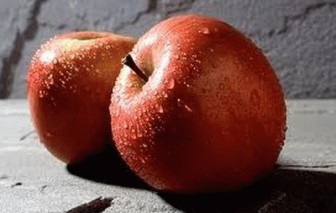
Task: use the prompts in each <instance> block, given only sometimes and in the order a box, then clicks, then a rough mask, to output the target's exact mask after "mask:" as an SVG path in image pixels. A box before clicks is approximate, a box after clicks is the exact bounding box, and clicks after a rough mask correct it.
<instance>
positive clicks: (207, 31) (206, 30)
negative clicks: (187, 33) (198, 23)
mask: <svg viewBox="0 0 336 213" xmlns="http://www.w3.org/2000/svg"><path fill="white" fill-rule="evenodd" d="M198 32H199V33H201V34H204V35H209V34H210V30H209V28H207V27H205V28H202V29H199V30H198Z"/></svg>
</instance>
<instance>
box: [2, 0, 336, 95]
mask: <svg viewBox="0 0 336 213" xmlns="http://www.w3.org/2000/svg"><path fill="white" fill-rule="evenodd" d="M185 13H199V14H205V15H209V16H214V17H217V18H219V19H221V20H225V21H227V22H228V23H230V24H232V25H233V26H235V27H236V28H238V29H239V30H241V31H242V32H244V33H245V34H247V35H248V36H250V37H251V38H252V39H253V40H254V41H255V42H256V43H257V44H258V46H259V47H261V48H262V49H263V50H264V52H265V53H266V54H267V56H268V57H269V59H270V61H271V63H272V65H273V66H274V68H275V69H276V71H277V75H278V77H279V79H280V80H281V84H282V85H283V87H284V90H285V93H286V97H287V98H335V97H336V60H335V58H336V22H335V20H336V1H335V0H296V1H292V0H269V1H263V0H253V1H251V0H226V1H222V0H209V1H206V0H158V1H156V0H129V1H123V0H114V1H109V0H98V1H90V0H57V1H51V0H2V1H1V2H0V17H1V20H0V38H1V45H0V59H1V60H0V98H24V97H26V92H25V91H26V89H25V88H26V82H25V78H26V68H27V65H28V64H29V61H30V59H31V57H32V55H33V53H34V52H35V50H36V49H37V48H38V46H39V45H40V44H41V43H43V42H45V41H46V40H48V38H50V37H52V36H54V35H55V34H58V33H61V32H67V31H77V30H103V31H113V32H116V33H122V34H128V35H132V36H136V37H138V36H140V35H141V34H142V33H144V32H145V31H146V30H147V29H149V28H150V27H151V26H152V25H153V24H155V23H157V22H158V21H160V20H162V19H164V18H166V17H170V16H173V15H176V14H185Z"/></svg>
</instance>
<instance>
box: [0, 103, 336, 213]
mask: <svg viewBox="0 0 336 213" xmlns="http://www.w3.org/2000/svg"><path fill="white" fill-rule="evenodd" d="M287 104H288V131H287V139H286V143H285V146H284V148H283V151H282V153H281V157H280V159H279V162H278V166H277V168H276V169H275V170H274V172H273V173H272V174H270V175H269V176H268V177H267V178H265V179H264V180H261V181H260V182H258V183H256V184H254V185H252V186H250V187H248V188H246V189H244V190H242V191H239V192H235V193H217V194H205V195H190V196H186V195H185V196H182V195H174V194H168V193H161V192H155V191H153V190H152V189H150V188H149V187H147V186H146V185H145V184H143V183H142V182H141V181H140V180H139V179H137V178H136V177H135V176H134V175H133V173H131V172H130V171H129V170H128V169H127V168H126V167H125V165H124V164H123V163H122V162H121V161H120V160H119V158H118V157H117V155H116V153H114V152H113V151H111V150H107V151H106V152H104V153H102V154H100V155H97V156H96V157H94V158H92V159H90V160H88V161H87V162H84V163H82V164H78V165H72V166H67V165H64V164H62V163H61V162H59V161H58V160H56V159H55V158H54V157H52V156H51V155H50V154H49V153H48V152H47V151H46V149H45V148H44V147H43V146H42V145H41V144H40V143H39V142H38V138H37V136H36V134H35V133H34V132H33V127H32V125H31V122H30V116H29V111H28V109H27V103H26V101H25V100H2V101H0V212H6V213H14V212H15V213H20V212H24V213H31V212H34V213H36V212H44V213H47V212H69V213H83V212H92V213H95V212H127V213H128V212H140V213H141V212H336V197H335V196H336V155H335V153H336V146H335V138H336V132H335V131H334V130H335V129H336V100H323V101H322V100H320V101H317V100H304V101H303V100H302V101H288V102H287Z"/></svg>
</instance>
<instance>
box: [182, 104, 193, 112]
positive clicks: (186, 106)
mask: <svg viewBox="0 0 336 213" xmlns="http://www.w3.org/2000/svg"><path fill="white" fill-rule="evenodd" d="M184 108H185V109H186V110H187V111H188V112H192V111H193V110H192V109H191V108H190V107H189V106H188V105H187V104H185V105H184Z"/></svg>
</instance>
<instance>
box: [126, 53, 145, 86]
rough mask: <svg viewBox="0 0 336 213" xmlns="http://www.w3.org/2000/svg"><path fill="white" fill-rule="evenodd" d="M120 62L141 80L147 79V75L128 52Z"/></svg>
mask: <svg viewBox="0 0 336 213" xmlns="http://www.w3.org/2000/svg"><path fill="white" fill-rule="evenodd" d="M122 63H123V64H124V65H126V66H128V67H129V68H131V69H132V70H133V71H134V72H135V73H136V74H137V75H138V76H139V77H140V78H141V79H142V80H144V81H145V82H147V81H148V77H147V75H146V74H145V73H144V72H143V71H142V70H141V69H140V68H139V67H138V66H137V65H136V64H135V62H134V60H133V58H132V56H131V55H130V54H128V55H127V56H126V57H125V58H124V59H123V60H122Z"/></svg>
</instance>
